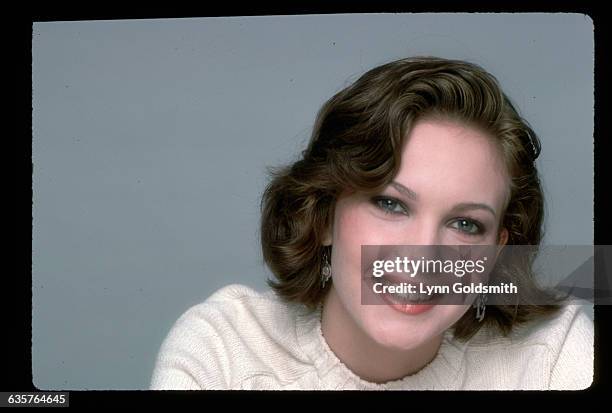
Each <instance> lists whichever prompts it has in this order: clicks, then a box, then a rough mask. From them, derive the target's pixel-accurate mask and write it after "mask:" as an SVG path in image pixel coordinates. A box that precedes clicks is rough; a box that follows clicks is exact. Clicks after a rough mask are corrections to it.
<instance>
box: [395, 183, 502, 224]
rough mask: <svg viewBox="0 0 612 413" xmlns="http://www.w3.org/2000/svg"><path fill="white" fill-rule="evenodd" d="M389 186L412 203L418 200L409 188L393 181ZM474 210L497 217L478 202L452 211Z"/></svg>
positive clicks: (489, 208) (491, 210) (461, 205)
mask: <svg viewBox="0 0 612 413" xmlns="http://www.w3.org/2000/svg"><path fill="white" fill-rule="evenodd" d="M389 185H391V186H392V187H393V188H395V189H397V191H398V192H401V193H402V194H404V195H406V196H407V197H408V198H410V199H412V200H414V201H416V200H417V198H418V197H417V194H416V192H414V191H413V190H412V189H410V188H407V187H405V186H404V185H402V184H400V183H399V182H395V181H393V182H391V183H390V184H389ZM474 209H482V210H485V211H489V212H490V213H491V214H492V215H493V216H494V217H497V214H496V213H495V210H494V209H493V208H491V207H490V206H489V205H487V204H481V203H478V202H462V203H460V204H457V205H455V206H454V207H453V209H452V211H453V212H459V211H469V210H474Z"/></svg>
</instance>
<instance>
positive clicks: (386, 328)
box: [363, 305, 445, 350]
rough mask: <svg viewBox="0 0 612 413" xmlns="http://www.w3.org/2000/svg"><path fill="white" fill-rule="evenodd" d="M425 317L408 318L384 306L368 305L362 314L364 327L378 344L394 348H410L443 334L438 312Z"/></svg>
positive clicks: (433, 311)
mask: <svg viewBox="0 0 612 413" xmlns="http://www.w3.org/2000/svg"><path fill="white" fill-rule="evenodd" d="M435 310H437V309H435V308H434V309H433V310H432V311H430V312H429V314H427V316H425V317H418V318H415V317H411V316H407V315H405V314H401V313H398V312H397V311H396V310H394V309H392V308H391V307H388V306H385V305H377V306H371V309H370V310H369V311H366V313H367V314H364V316H365V317H364V319H363V321H364V323H363V324H364V325H363V327H364V330H365V332H366V334H367V335H368V336H369V337H370V338H371V339H372V340H373V341H374V342H376V343H377V344H378V345H380V346H382V347H387V348H390V349H395V350H413V349H415V348H418V347H420V346H422V345H426V344H427V343H429V342H431V341H432V340H434V339H436V337H439V336H440V335H441V334H443V333H444V330H445V328H444V327H443V326H442V325H441V323H440V322H441V321H442V320H440V318H439V314H436V313H439V311H435Z"/></svg>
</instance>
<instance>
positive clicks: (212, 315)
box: [151, 284, 301, 389]
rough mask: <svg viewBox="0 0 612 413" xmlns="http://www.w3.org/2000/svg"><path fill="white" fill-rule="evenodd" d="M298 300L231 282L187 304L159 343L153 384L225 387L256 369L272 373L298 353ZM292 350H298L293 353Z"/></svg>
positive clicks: (157, 387) (233, 385)
mask: <svg viewBox="0 0 612 413" xmlns="http://www.w3.org/2000/svg"><path fill="white" fill-rule="evenodd" d="M300 310H301V308H300V306H299V305H295V304H291V303H287V302H284V301H282V300H280V299H279V298H278V297H277V296H276V295H275V294H274V293H273V292H272V291H266V292H258V291H255V290H253V289H251V288H249V287H247V286H244V285H240V284H232V285H228V286H226V287H223V288H221V289H219V290H217V291H216V292H215V293H214V294H212V295H211V296H210V297H209V298H208V299H207V300H206V301H204V302H202V303H199V304H197V305H194V306H192V307H190V308H189V309H188V310H187V311H185V312H184V313H183V314H182V315H181V316H180V317H179V318H178V320H177V321H176V322H175V324H174V325H173V327H172V328H171V330H170V332H169V334H168V336H167V337H166V339H165V340H164V342H163V344H162V347H161V349H160V352H159V355H158V359H157V363H156V368H155V372H154V375H153V381H152V384H151V388H153V389H162V388H166V389H169V388H173V389H175V388H177V387H178V388H185V380H183V381H177V379H175V378H177V377H178V378H180V376H181V375H187V376H189V377H190V381H188V384H187V386H188V387H194V388H211V389H228V388H237V387H239V386H240V382H241V381H243V380H246V379H247V378H251V377H252V376H253V375H256V374H274V371H275V368H276V366H277V365H279V364H283V362H284V361H285V359H286V358H293V359H296V358H298V359H299V356H300V355H299V354H298V353H299V352H298V349H297V345H296V343H297V340H296V331H295V316H296V314H297V312H298V311H300ZM292 353H296V354H292Z"/></svg>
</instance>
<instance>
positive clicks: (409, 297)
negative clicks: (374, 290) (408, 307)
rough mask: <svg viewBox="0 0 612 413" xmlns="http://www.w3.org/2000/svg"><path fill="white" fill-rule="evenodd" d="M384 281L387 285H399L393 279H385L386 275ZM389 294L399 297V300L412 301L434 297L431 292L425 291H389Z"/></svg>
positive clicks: (427, 299)
mask: <svg viewBox="0 0 612 413" xmlns="http://www.w3.org/2000/svg"><path fill="white" fill-rule="evenodd" d="M381 281H382V283H383V284H385V285H388V286H390V285H397V284H395V283H392V282H391V281H389V280H387V279H385V278H384V277H383V278H382V280H381ZM387 295H388V296H391V297H395V298H397V299H398V300H399V301H412V302H424V301H429V300H431V299H432V298H433V295H429V294H425V293H413V294H410V293H387Z"/></svg>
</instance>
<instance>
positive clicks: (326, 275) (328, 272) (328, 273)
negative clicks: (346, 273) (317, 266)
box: [321, 250, 331, 288]
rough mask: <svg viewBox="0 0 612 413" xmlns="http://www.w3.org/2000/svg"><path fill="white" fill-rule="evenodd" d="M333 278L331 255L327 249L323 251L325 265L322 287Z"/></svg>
mask: <svg viewBox="0 0 612 413" xmlns="http://www.w3.org/2000/svg"><path fill="white" fill-rule="evenodd" d="M330 278H331V264H330V263H329V257H328V255H327V250H324V251H323V266H322V267H321V288H325V284H326V283H327V281H329V279H330Z"/></svg>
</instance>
